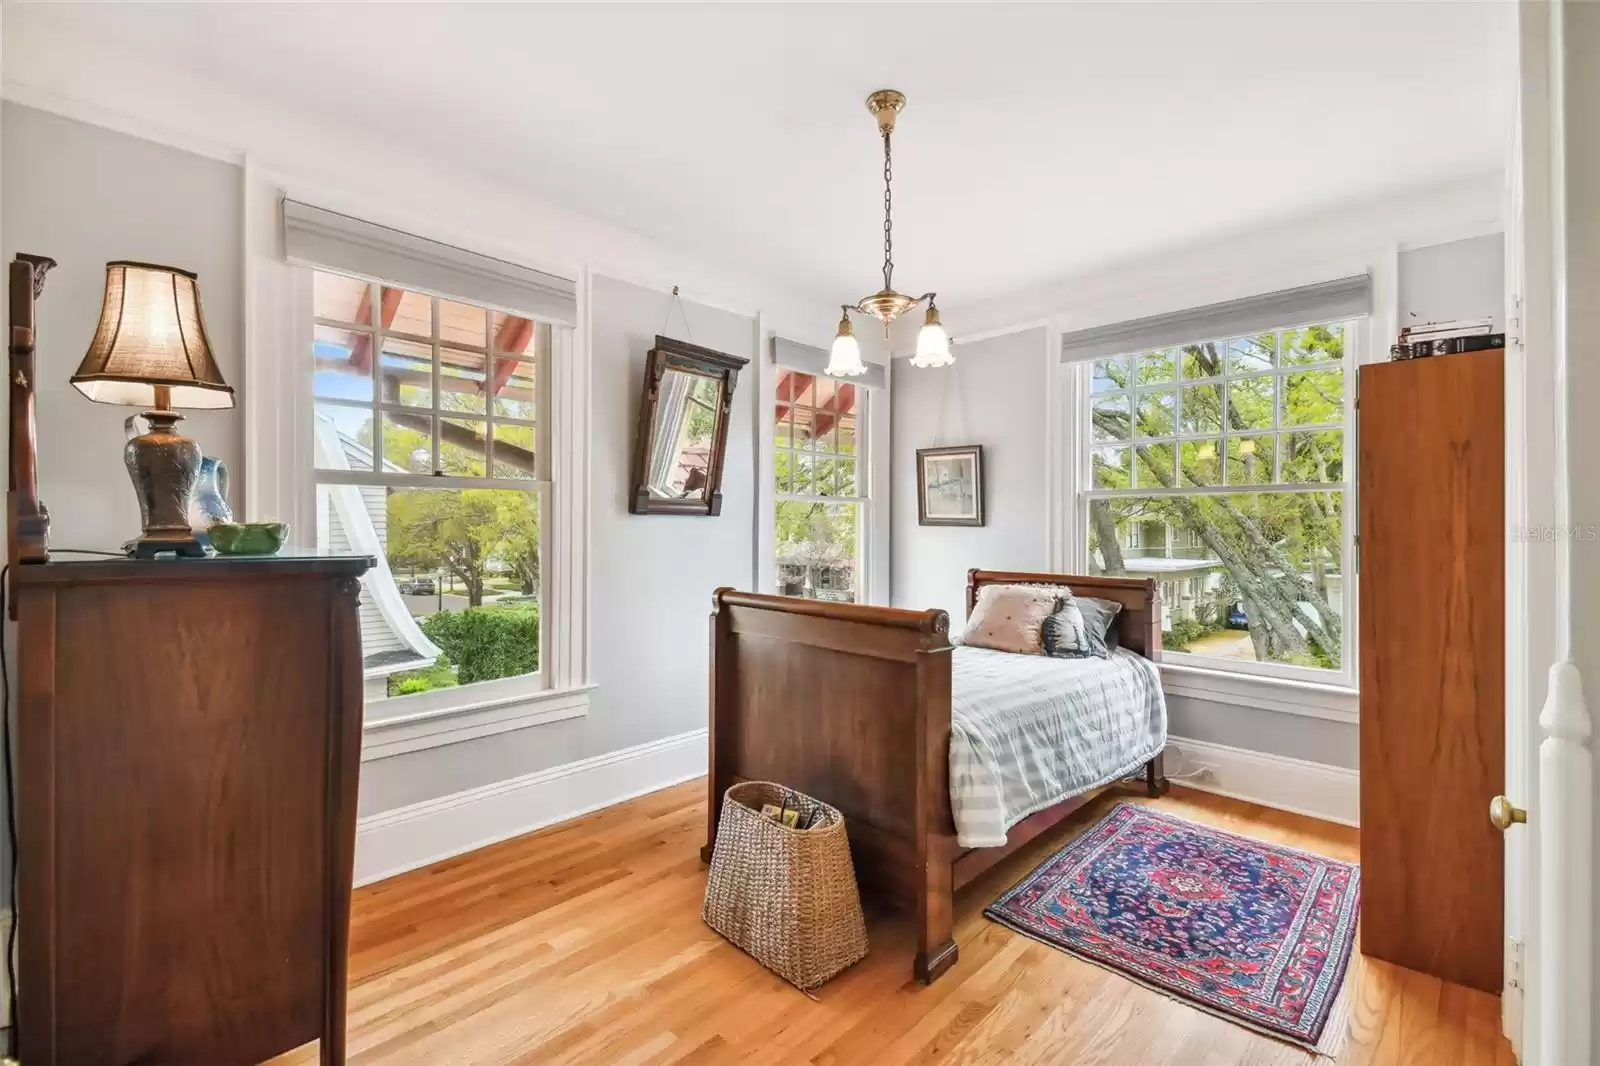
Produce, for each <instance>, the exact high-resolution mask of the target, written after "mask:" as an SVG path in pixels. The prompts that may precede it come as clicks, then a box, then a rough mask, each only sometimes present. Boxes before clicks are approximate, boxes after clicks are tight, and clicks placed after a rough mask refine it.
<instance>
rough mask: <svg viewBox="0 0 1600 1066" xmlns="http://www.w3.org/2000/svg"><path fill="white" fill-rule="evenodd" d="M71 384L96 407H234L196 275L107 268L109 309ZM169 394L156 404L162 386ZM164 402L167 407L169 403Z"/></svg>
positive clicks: (120, 265)
mask: <svg viewBox="0 0 1600 1066" xmlns="http://www.w3.org/2000/svg"><path fill="white" fill-rule="evenodd" d="M71 380H72V384H74V385H76V386H77V387H78V391H79V392H82V393H83V394H84V395H85V396H87V397H89V399H91V400H94V401H95V402H96V403H117V404H127V405H129V406H133V407H160V406H167V407H183V408H217V407H232V406H233V389H232V388H230V387H229V386H228V383H227V382H225V381H223V380H222V372H221V371H220V370H218V369H217V362H216V360H215V359H214V358H213V357H212V354H211V342H210V340H209V339H208V338H207V336H206V325H205V320H204V319H203V318H202V317H201V314H200V287H199V285H198V284H197V282H196V280H195V276H194V275H193V274H191V273H189V272H188V271H187V270H179V269H177V268H176V267H164V266H155V265H153V264H150V263H125V262H117V263H107V264H106V294H105V302H104V303H102V304H101V306H100V326H99V328H98V329H96V330H95V334H94V340H93V341H92V342H90V344H89V352H88V354H87V355H85V356H84V357H83V362H82V363H80V364H79V366H78V372H77V373H76V374H73V375H72V379H71ZM158 386H161V387H165V389H166V394H165V396H164V397H160V398H158V396H157V393H156V390H157V387H158ZM160 400H164V401H165V403H164V404H163V403H162V402H160Z"/></svg>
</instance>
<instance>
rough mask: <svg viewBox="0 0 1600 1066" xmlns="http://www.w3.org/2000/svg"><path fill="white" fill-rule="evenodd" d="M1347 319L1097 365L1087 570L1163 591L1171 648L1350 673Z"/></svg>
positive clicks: (1176, 656)
mask: <svg viewBox="0 0 1600 1066" xmlns="http://www.w3.org/2000/svg"><path fill="white" fill-rule="evenodd" d="M1352 333H1353V329H1352V327H1351V326H1350V325H1347V324H1344V323H1331V324H1323V325H1314V326H1309V327H1306V328H1303V329H1289V330H1279V331H1272V332H1263V333H1258V334H1253V335H1250V336H1244V337H1233V338H1228V339H1224V340H1219V341H1207V342H1203V343H1196V344H1186V345H1182V346H1179V347H1175V348H1166V349H1161V350H1155V351H1144V352H1137V353H1134V354H1130V355H1119V356H1115V357H1112V358H1106V359H1097V360H1094V361H1092V362H1090V363H1089V364H1088V365H1087V368H1086V370H1085V371H1084V374H1085V376H1086V378H1087V384H1088V389H1087V397H1086V402H1085V414H1086V416H1087V417H1086V418H1084V419H1083V426H1084V437H1085V438H1086V439H1085V447H1084V448H1083V452H1084V453H1085V454H1086V456H1087V469H1086V470H1084V471H1083V472H1082V476H1083V478H1084V481H1083V482H1082V484H1083V485H1084V486H1085V488H1084V489H1083V491H1082V493H1081V497H1080V501H1081V505H1082V506H1081V510H1080V514H1081V516H1082V517H1081V520H1082V521H1084V522H1085V523H1086V525H1087V538H1086V543H1087V545H1088V555H1089V560H1088V561H1089V567H1090V571H1091V572H1093V573H1097V574H1099V573H1103V574H1113V575H1120V574H1126V575H1128V576H1132V577H1149V578H1155V579H1157V580H1158V581H1160V587H1161V590H1162V619H1161V624H1162V630H1163V644H1164V649H1163V657H1164V658H1166V659H1168V660H1172V661H1181V662H1184V663H1187V664H1189V665H1207V666H1215V667H1222V668H1225V669H1235V670H1241V671H1243V672H1247V673H1248V672H1256V673H1272V674H1279V675H1284V676H1300V677H1304V678H1308V679H1317V680H1323V681H1334V682H1351V683H1353V680H1354V672H1353V656H1352V655H1351V654H1350V652H1351V648H1352V647H1353V645H1352V639H1353V634H1352V633H1350V632H1349V627H1348V626H1346V625H1345V620H1346V619H1349V618H1351V617H1353V615H1352V612H1351V610H1350V602H1351V596H1352V595H1353V588H1352V586H1353V584H1354V582H1353V581H1347V580H1346V573H1345V567H1344V560H1345V558H1346V550H1347V548H1346V546H1347V543H1348V538H1349V536H1350V534H1351V531H1350V530H1349V528H1348V523H1347V522H1346V513H1347V511H1346V505H1347V498H1348V493H1349V487H1350V483H1351V479H1350V473H1349V468H1348V467H1347V465H1346V462H1347V451H1346V433H1347V429H1348V426H1349V424H1350V421H1349V417H1348V414H1347V412H1348V410H1349V408H1350V404H1349V402H1348V401H1347V396H1346V391H1347V390H1346V384H1347V379H1348V377H1349V374H1350V373H1351V370H1350V368H1351V366H1352V365H1353V362H1352V359H1351V353H1350V351H1349V348H1350V345H1349V343H1348V340H1349V338H1350V337H1351V336H1352Z"/></svg>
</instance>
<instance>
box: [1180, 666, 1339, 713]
mask: <svg viewBox="0 0 1600 1066" xmlns="http://www.w3.org/2000/svg"><path fill="white" fill-rule="evenodd" d="M1161 687H1162V689H1163V690H1165V691H1166V693H1167V695H1169V696H1184V697H1187V698H1189V699H1197V700H1206V701H1208V702H1211V703H1227V704H1233V705H1235V706H1239V707H1254V708H1257V709H1259V710H1263V711H1281V712H1283V713H1284V714H1299V715H1304V716H1306V717H1308V718H1322V719H1326V720H1328V721H1330V722H1348V723H1352V724H1353V723H1355V722H1357V721H1359V720H1360V717H1361V714H1360V711H1361V698H1360V694H1359V693H1358V692H1357V691H1356V690H1355V689H1353V688H1345V687H1343V686H1341V685H1323V684H1318V683H1316V682H1313V681H1291V680H1287V679H1285V678H1281V677H1260V676H1257V675H1255V674H1242V673H1233V672H1229V671H1225V670H1208V669H1205V668H1203V667H1196V666H1178V665H1176V664H1173V663H1162V664H1161Z"/></svg>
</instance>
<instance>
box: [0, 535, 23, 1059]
mask: <svg viewBox="0 0 1600 1066" xmlns="http://www.w3.org/2000/svg"><path fill="white" fill-rule="evenodd" d="M10 592H11V564H10V563H6V564H5V565H4V566H0V618H4V617H6V599H7V596H8V595H9V593H10ZM0 686H4V688H3V689H0V713H3V714H4V715H5V723H4V725H5V744H4V748H5V776H6V782H5V783H6V840H7V842H9V843H10V845H11V927H10V928H9V929H7V930H6V1009H7V1015H6V1016H7V1017H8V1018H9V1019H10V1020H11V1025H10V1027H9V1028H7V1029H6V1055H7V1056H8V1057H9V1058H12V1059H15V1058H16V1057H17V1030H18V1029H19V1028H20V1022H19V1019H18V1018H17V793H16V789H15V787H14V785H15V782H16V774H15V771H14V770H13V767H12V761H11V664H10V663H9V662H8V661H7V656H6V646H5V641H4V639H0Z"/></svg>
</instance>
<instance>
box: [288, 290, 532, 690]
mask: <svg viewBox="0 0 1600 1066" xmlns="http://www.w3.org/2000/svg"><path fill="white" fill-rule="evenodd" d="M310 273H311V286H312V313H313V317H314V327H313V329H314V335H313V337H312V341H311V344H312V355H313V361H314V370H313V373H312V395H313V408H314V433H315V441H314V449H313V451H314V455H315V474H314V481H315V483H316V507H317V533H318V542H319V546H322V547H326V548H333V549H340V550H355V551H359V552H366V553H369V554H372V555H374V556H376V557H377V558H378V559H379V563H378V566H377V568H376V569H375V570H374V571H373V572H372V573H370V574H369V575H368V577H367V579H366V581H365V582H364V584H363V590H362V594H361V607H360V615H361V633H362V654H363V659H364V666H365V675H366V695H367V701H368V713H369V717H370V716H372V715H373V710H372V704H373V703H374V702H377V701H386V700H394V699H403V698H405V697H409V696H414V695H417V694H420V693H426V692H431V691H435V690H440V689H448V688H455V687H459V686H463V685H473V684H479V683H486V682H499V681H504V680H505V679H518V680H519V683H520V684H522V685H523V686H524V687H534V688H537V687H542V686H543V671H542V663H541V656H540V650H541V649H540V636H541V626H540V623H541V613H542V612H541V603H542V592H543V584H544V583H543V580H542V578H543V572H542V562H543V560H544V558H545V555H546V553H545V551H544V535H545V530H546V528H547V527H548V525H549V523H548V522H547V521H546V511H547V500H548V497H549V491H548V490H549V487H550V478H549V474H548V472H547V471H548V469H549V466H548V463H547V462H546V457H545V452H546V449H545V447H544V445H543V443H542V441H543V434H544V428H545V427H544V422H545V415H544V412H545V411H546V410H547V404H546V403H545V401H544V396H545V395H546V393H547V385H546V380H547V377H548V373H547V370H548V367H549V363H550V358H551V350H552V343H553V338H554V333H555V331H556V330H557V329H559V328H560V327H555V326H552V325H550V324H548V323H544V322H539V321H536V320H534V319H532V318H528V317H522V316H518V315H514V314H509V313H507V312H504V311H494V310H490V309H488V308H485V307H478V306H474V305H472V304H467V303H461V302H457V301H453V300H447V299H442V298H440V297H438V296H432V295H428V294H425V293H421V292H414V291H410V290H407V289H403V288H399V287H394V286H388V285H379V284H374V283H369V282H367V281H364V280H361V279H358V278H355V277H349V276H346V275H343V274H337V273H333V272H329V271H323V270H315V271H311V272H310ZM378 716H379V717H382V716H384V714H383V713H381V712H380V713H379V715H378Z"/></svg>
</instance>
